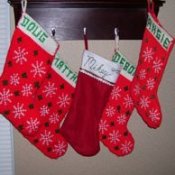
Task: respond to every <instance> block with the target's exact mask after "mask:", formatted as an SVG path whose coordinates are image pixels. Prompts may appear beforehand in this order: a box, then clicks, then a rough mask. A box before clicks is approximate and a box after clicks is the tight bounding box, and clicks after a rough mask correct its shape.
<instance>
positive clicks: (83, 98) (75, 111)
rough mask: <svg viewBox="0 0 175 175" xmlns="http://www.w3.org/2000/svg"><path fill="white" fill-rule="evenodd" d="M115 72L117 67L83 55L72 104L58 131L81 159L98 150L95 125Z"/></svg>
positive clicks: (106, 61)
mask: <svg viewBox="0 0 175 175" xmlns="http://www.w3.org/2000/svg"><path fill="white" fill-rule="evenodd" d="M119 71H120V66H119V65H117V64H115V63H112V62H111V61H108V60H105V59H104V58H102V57H99V56H97V55H96V54H94V53H91V52H89V51H87V50H86V51H85V52H84V55H83V61H82V66H81V69H80V72H79V75H78V81H77V85H76V90H75V96H74V100H73V102H72V105H71V108H70V111H69V113H68V115H67V117H66V119H65V121H64V123H63V125H62V128H61V133H62V134H63V136H64V137H65V138H66V140H67V141H68V142H69V143H70V144H71V146H72V147H73V148H74V149H75V150H76V151H77V152H78V153H79V154H81V155H84V156H93V155H95V154H96V153H97V152H98V151H99V150H100V148H99V135H98V125H99V121H100V117H101V114H102V111H103V108H104V106H105V103H106V101H107V99H108V96H109V94H110V92H111V90H112V87H113V83H114V82H115V81H116V79H117V77H118V74H119Z"/></svg>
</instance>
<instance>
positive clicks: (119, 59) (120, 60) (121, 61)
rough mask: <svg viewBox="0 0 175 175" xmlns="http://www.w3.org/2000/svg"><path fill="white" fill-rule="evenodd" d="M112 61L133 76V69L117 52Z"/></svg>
mask: <svg viewBox="0 0 175 175" xmlns="http://www.w3.org/2000/svg"><path fill="white" fill-rule="evenodd" d="M112 61H113V62H115V63H118V64H120V65H121V66H122V67H123V70H125V71H126V72H127V73H128V74H130V75H132V76H133V75H134V73H135V67H134V66H133V65H132V64H131V63H129V62H128V61H127V59H126V58H125V57H124V56H123V55H121V54H120V53H119V52H117V53H116V54H115V55H114V56H113V58H112Z"/></svg>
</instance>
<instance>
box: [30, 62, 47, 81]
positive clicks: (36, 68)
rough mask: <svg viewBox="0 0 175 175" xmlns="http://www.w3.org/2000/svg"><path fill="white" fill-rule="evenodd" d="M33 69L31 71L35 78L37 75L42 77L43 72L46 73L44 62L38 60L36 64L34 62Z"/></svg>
mask: <svg viewBox="0 0 175 175" xmlns="http://www.w3.org/2000/svg"><path fill="white" fill-rule="evenodd" d="M32 68H33V69H32V70H31V72H32V73H33V77H34V78H35V77H36V76H39V77H42V76H43V74H45V73H46V71H45V69H46V68H45V67H44V66H43V62H42V61H41V62H39V61H36V63H35V64H32Z"/></svg>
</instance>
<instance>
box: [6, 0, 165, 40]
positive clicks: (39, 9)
mask: <svg viewBox="0 0 175 175" xmlns="http://www.w3.org/2000/svg"><path fill="white" fill-rule="evenodd" d="M8 2H9V3H10V4H11V5H12V6H13V7H14V11H15V19H16V23H17V21H18V20H19V18H20V15H21V5H20V0H9V1H8ZM154 2H155V12H156V14H158V12H159V9H160V7H161V6H163V3H164V2H165V1H162V0H154ZM27 12H28V13H29V14H30V15H31V16H32V17H33V18H34V19H35V20H36V21H38V22H39V23H40V24H41V25H42V26H43V27H44V28H45V29H46V30H47V31H48V32H51V29H52V28H53V27H54V28H55V29H56V38H57V39H58V40H79V39H80V40H81V39H82V35H83V27H87V32H88V38H89V39H95V40H96V39H99V40H102V39H114V32H113V31H114V28H115V27H117V28H118V29H119V34H120V39H129V40H131V39H132V40H134V39H141V38H142V35H143V32H144V27H145V24H146V18H147V1H146V0H113V1H110V0H109V1H108V0H106V1H100V0H96V1H92V0H86V1H83V0H76V1H75V0H28V7H27Z"/></svg>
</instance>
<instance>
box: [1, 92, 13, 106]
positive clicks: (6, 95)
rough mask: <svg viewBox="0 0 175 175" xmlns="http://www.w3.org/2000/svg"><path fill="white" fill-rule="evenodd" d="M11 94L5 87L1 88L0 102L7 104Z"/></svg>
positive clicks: (9, 101)
mask: <svg viewBox="0 0 175 175" xmlns="http://www.w3.org/2000/svg"><path fill="white" fill-rule="evenodd" d="M12 95H13V94H12V93H10V90H9V89H7V90H5V89H3V90H2V92H0V104H4V105H7V104H8V103H11V102H12V101H11V99H10V97H11V96H12Z"/></svg>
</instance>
